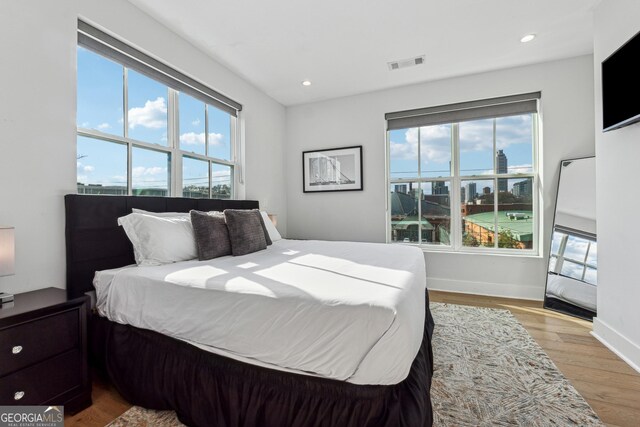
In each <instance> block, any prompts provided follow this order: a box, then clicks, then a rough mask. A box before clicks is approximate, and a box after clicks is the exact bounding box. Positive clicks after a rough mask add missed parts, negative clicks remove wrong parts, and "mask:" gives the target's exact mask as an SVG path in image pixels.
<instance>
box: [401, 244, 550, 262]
mask: <svg viewBox="0 0 640 427" xmlns="http://www.w3.org/2000/svg"><path fill="white" fill-rule="evenodd" d="M391 244H397V245H406V246H415V247H416V248H420V249H422V252H424V253H432V254H452V255H480V256H499V257H513V258H534V259H542V258H543V257H542V254H540V253H537V252H533V251H527V252H524V253H518V252H515V251H509V250H503V251H497V250H491V251H489V250H486V251H483V250H475V251H474V250H464V249H463V250H459V251H456V250H453V249H452V248H450V247H440V246H426V245H418V244H411V243H402V242H398V243H391Z"/></svg>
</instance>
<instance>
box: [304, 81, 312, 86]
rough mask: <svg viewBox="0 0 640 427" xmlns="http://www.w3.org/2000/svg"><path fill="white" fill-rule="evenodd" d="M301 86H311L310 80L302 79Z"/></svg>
mask: <svg viewBox="0 0 640 427" xmlns="http://www.w3.org/2000/svg"><path fill="white" fill-rule="evenodd" d="M302 86H311V80H303V81H302Z"/></svg>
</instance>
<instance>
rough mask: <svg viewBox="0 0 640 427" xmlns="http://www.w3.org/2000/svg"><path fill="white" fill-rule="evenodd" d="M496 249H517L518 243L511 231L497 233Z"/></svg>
mask: <svg viewBox="0 0 640 427" xmlns="http://www.w3.org/2000/svg"><path fill="white" fill-rule="evenodd" d="M498 247H499V248H509V249H519V248H520V241H519V240H518V239H516V237H515V235H514V234H513V232H512V231H511V230H502V231H499V232H498Z"/></svg>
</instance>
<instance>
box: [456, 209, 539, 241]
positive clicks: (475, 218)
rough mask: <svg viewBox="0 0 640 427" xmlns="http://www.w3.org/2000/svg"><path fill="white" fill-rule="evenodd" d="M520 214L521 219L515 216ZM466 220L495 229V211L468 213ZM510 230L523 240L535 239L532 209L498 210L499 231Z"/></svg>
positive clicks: (488, 228)
mask: <svg viewBox="0 0 640 427" xmlns="http://www.w3.org/2000/svg"><path fill="white" fill-rule="evenodd" d="M514 214H520V215H514ZM516 216H519V217H521V218H520V219H516V218H514V217H516ZM463 219H464V220H465V221H469V222H472V223H474V224H477V225H479V226H480V227H483V228H486V229H487V230H490V231H494V216H493V212H483V213H477V214H473V215H467V216H466V217H464V218H463ZM505 230H510V231H511V232H512V233H513V234H514V237H515V238H516V239H518V240H520V241H521V242H528V241H530V240H532V239H533V212H531V211H501V212H498V231H499V232H500V231H505Z"/></svg>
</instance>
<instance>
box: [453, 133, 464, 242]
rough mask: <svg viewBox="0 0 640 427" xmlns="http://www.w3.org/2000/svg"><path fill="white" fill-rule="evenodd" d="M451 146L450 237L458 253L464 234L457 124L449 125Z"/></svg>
mask: <svg viewBox="0 0 640 427" xmlns="http://www.w3.org/2000/svg"><path fill="white" fill-rule="evenodd" d="M451 144H452V147H451V160H452V162H451V163H452V165H451V167H452V168H453V170H452V171H451V174H452V179H451V186H452V187H453V188H455V189H456V190H455V191H453V192H452V194H453V196H454V199H453V200H451V210H450V212H451V227H450V229H451V233H450V235H451V236H452V237H453V242H451V243H452V246H453V249H454V250H456V251H458V250H460V248H461V247H462V233H463V232H464V230H463V229H462V212H461V209H460V204H461V199H462V197H461V195H460V192H461V186H462V181H461V179H460V125H459V124H458V123H453V124H452V125H451Z"/></svg>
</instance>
